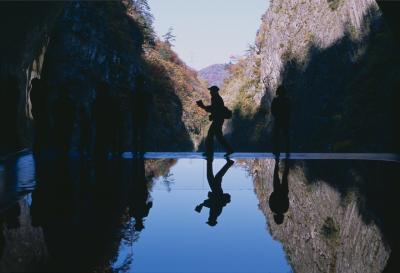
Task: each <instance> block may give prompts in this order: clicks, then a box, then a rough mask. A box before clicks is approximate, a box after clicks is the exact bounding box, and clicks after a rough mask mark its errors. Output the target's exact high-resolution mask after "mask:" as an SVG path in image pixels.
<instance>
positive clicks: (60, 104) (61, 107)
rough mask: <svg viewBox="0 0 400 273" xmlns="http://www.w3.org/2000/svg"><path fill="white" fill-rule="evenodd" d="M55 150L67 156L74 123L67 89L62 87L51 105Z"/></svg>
mask: <svg viewBox="0 0 400 273" xmlns="http://www.w3.org/2000/svg"><path fill="white" fill-rule="evenodd" d="M53 115H54V137H55V144H56V148H57V149H58V150H59V151H60V152H61V154H62V155H63V156H65V155H67V154H68V151H69V147H70V142H71V137H72V131H73V128H74V121H75V106H74V103H73V102H72V99H71V97H70V94H69V88H68V87H66V86H62V87H61V88H60V93H59V95H58V98H57V99H56V101H55V102H54V105H53Z"/></svg>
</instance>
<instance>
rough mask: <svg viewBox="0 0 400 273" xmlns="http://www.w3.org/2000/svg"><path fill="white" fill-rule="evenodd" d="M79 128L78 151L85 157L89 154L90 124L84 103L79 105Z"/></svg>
mask: <svg viewBox="0 0 400 273" xmlns="http://www.w3.org/2000/svg"><path fill="white" fill-rule="evenodd" d="M79 128H80V142H79V151H80V153H81V156H82V157H87V156H89V154H90V146H91V139H92V124H91V118H90V114H89V111H88V108H87V107H86V105H85V104H82V105H80V107H79Z"/></svg>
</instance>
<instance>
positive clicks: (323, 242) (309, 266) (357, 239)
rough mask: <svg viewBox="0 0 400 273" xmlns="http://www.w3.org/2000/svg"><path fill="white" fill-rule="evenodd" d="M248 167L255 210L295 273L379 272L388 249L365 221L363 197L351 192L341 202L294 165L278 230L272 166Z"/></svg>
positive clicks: (261, 163) (265, 163) (337, 195)
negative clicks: (272, 206)
mask: <svg viewBox="0 0 400 273" xmlns="http://www.w3.org/2000/svg"><path fill="white" fill-rule="evenodd" d="M250 165H251V167H250V170H251V171H252V173H253V177H254V186H255V192H256V194H257V196H258V199H259V201H260V203H259V207H260V209H261V211H262V212H263V214H264V215H265V216H266V218H267V223H268V226H269V230H270V232H271V233H272V236H273V237H274V238H276V239H277V240H279V241H281V242H282V244H283V246H284V250H285V252H286V253H287V256H288V260H289V262H290V263H291V265H292V268H293V269H294V272H305V273H312V272H349V273H350V272H382V271H383V269H384V268H385V265H386V263H387V260H388V258H389V255H390V248H389V246H388V245H387V244H385V242H384V239H383V237H382V235H381V232H380V230H379V228H378V226H377V225H376V224H375V223H374V222H373V221H371V222H369V223H368V224H366V223H365V222H364V220H363V218H362V216H361V215H360V212H359V205H358V204H359V201H360V199H361V197H359V196H357V194H356V193H355V192H350V193H347V195H346V196H345V197H344V198H343V197H342V196H341V194H340V193H339V192H338V191H337V190H335V189H334V188H332V187H331V186H329V185H328V184H326V183H325V182H324V181H318V182H317V183H314V184H310V182H309V181H307V178H306V175H305V171H304V169H303V167H301V166H296V167H294V168H293V169H291V171H290V173H289V202H290V207H289V211H288V212H287V214H286V217H285V220H284V222H283V224H281V225H276V224H275V222H274V220H273V215H272V214H271V211H270V208H269V206H268V198H269V196H270V195H271V192H272V188H273V187H272V181H273V169H274V162H273V161H272V160H255V161H253V162H252V163H251V164H250ZM281 171H282V170H281Z"/></svg>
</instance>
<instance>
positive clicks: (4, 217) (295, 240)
mask: <svg viewBox="0 0 400 273" xmlns="http://www.w3.org/2000/svg"><path fill="white" fill-rule="evenodd" d="M35 165H36V168H35ZM397 173H398V165H397V163H394V162H392V163H384V162H379V161H371V162H364V161H351V160H348V161H340V160H339V161H329V160H314V161H304V160H290V161H286V160H281V161H279V162H278V161H275V160H273V159H240V160H235V162H233V161H227V160H224V159H214V160H213V161H211V160H209V161H206V160H204V159H157V160H150V159H146V160H144V159H115V160H107V161H105V162H98V161H80V160H79V159H73V160H65V159H64V160H62V159H52V160H39V161H37V162H36V164H34V161H33V158H32V156H30V155H27V156H24V157H21V158H19V159H16V160H14V161H12V162H9V163H7V164H3V165H0V190H1V191H0V197H1V200H0V204H1V209H2V212H1V218H0V220H1V222H0V225H1V228H2V234H1V237H0V255H1V256H0V257H1V259H0V271H1V272H10V271H11V272H13V271H50V272H53V271H80V272H88V271H92V272H110V271H113V272H285V273H286V272H383V271H384V269H385V267H386V268H389V267H390V268H395V267H396V265H397V264H396V262H395V261H394V260H396V259H395V257H398V256H397V253H398V252H397V248H396V246H395V245H396V242H398V236H397V231H395V226H394V225H393V223H394V220H392V218H393V217H391V216H390V215H391V211H392V210H395V208H398V205H397V202H396V201H395V199H394V197H395V196H397V193H396V191H395V188H394V186H393V185H394V183H393V181H398V180H396V179H398V175H397ZM382 196H384V197H385V201H384V202H382ZM394 206H395V207H394Z"/></svg>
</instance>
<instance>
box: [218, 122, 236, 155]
mask: <svg viewBox="0 0 400 273" xmlns="http://www.w3.org/2000/svg"><path fill="white" fill-rule="evenodd" d="M222 125H223V123H220V124H218V127H217V128H216V132H215V136H216V138H217V139H218V141H219V143H221V145H222V146H223V147H224V149H225V151H226V154H227V155H228V154H231V153H233V148H232V147H231V145H230V144H229V143H228V141H227V140H226V139H225V137H224V135H223V134H222Z"/></svg>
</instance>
